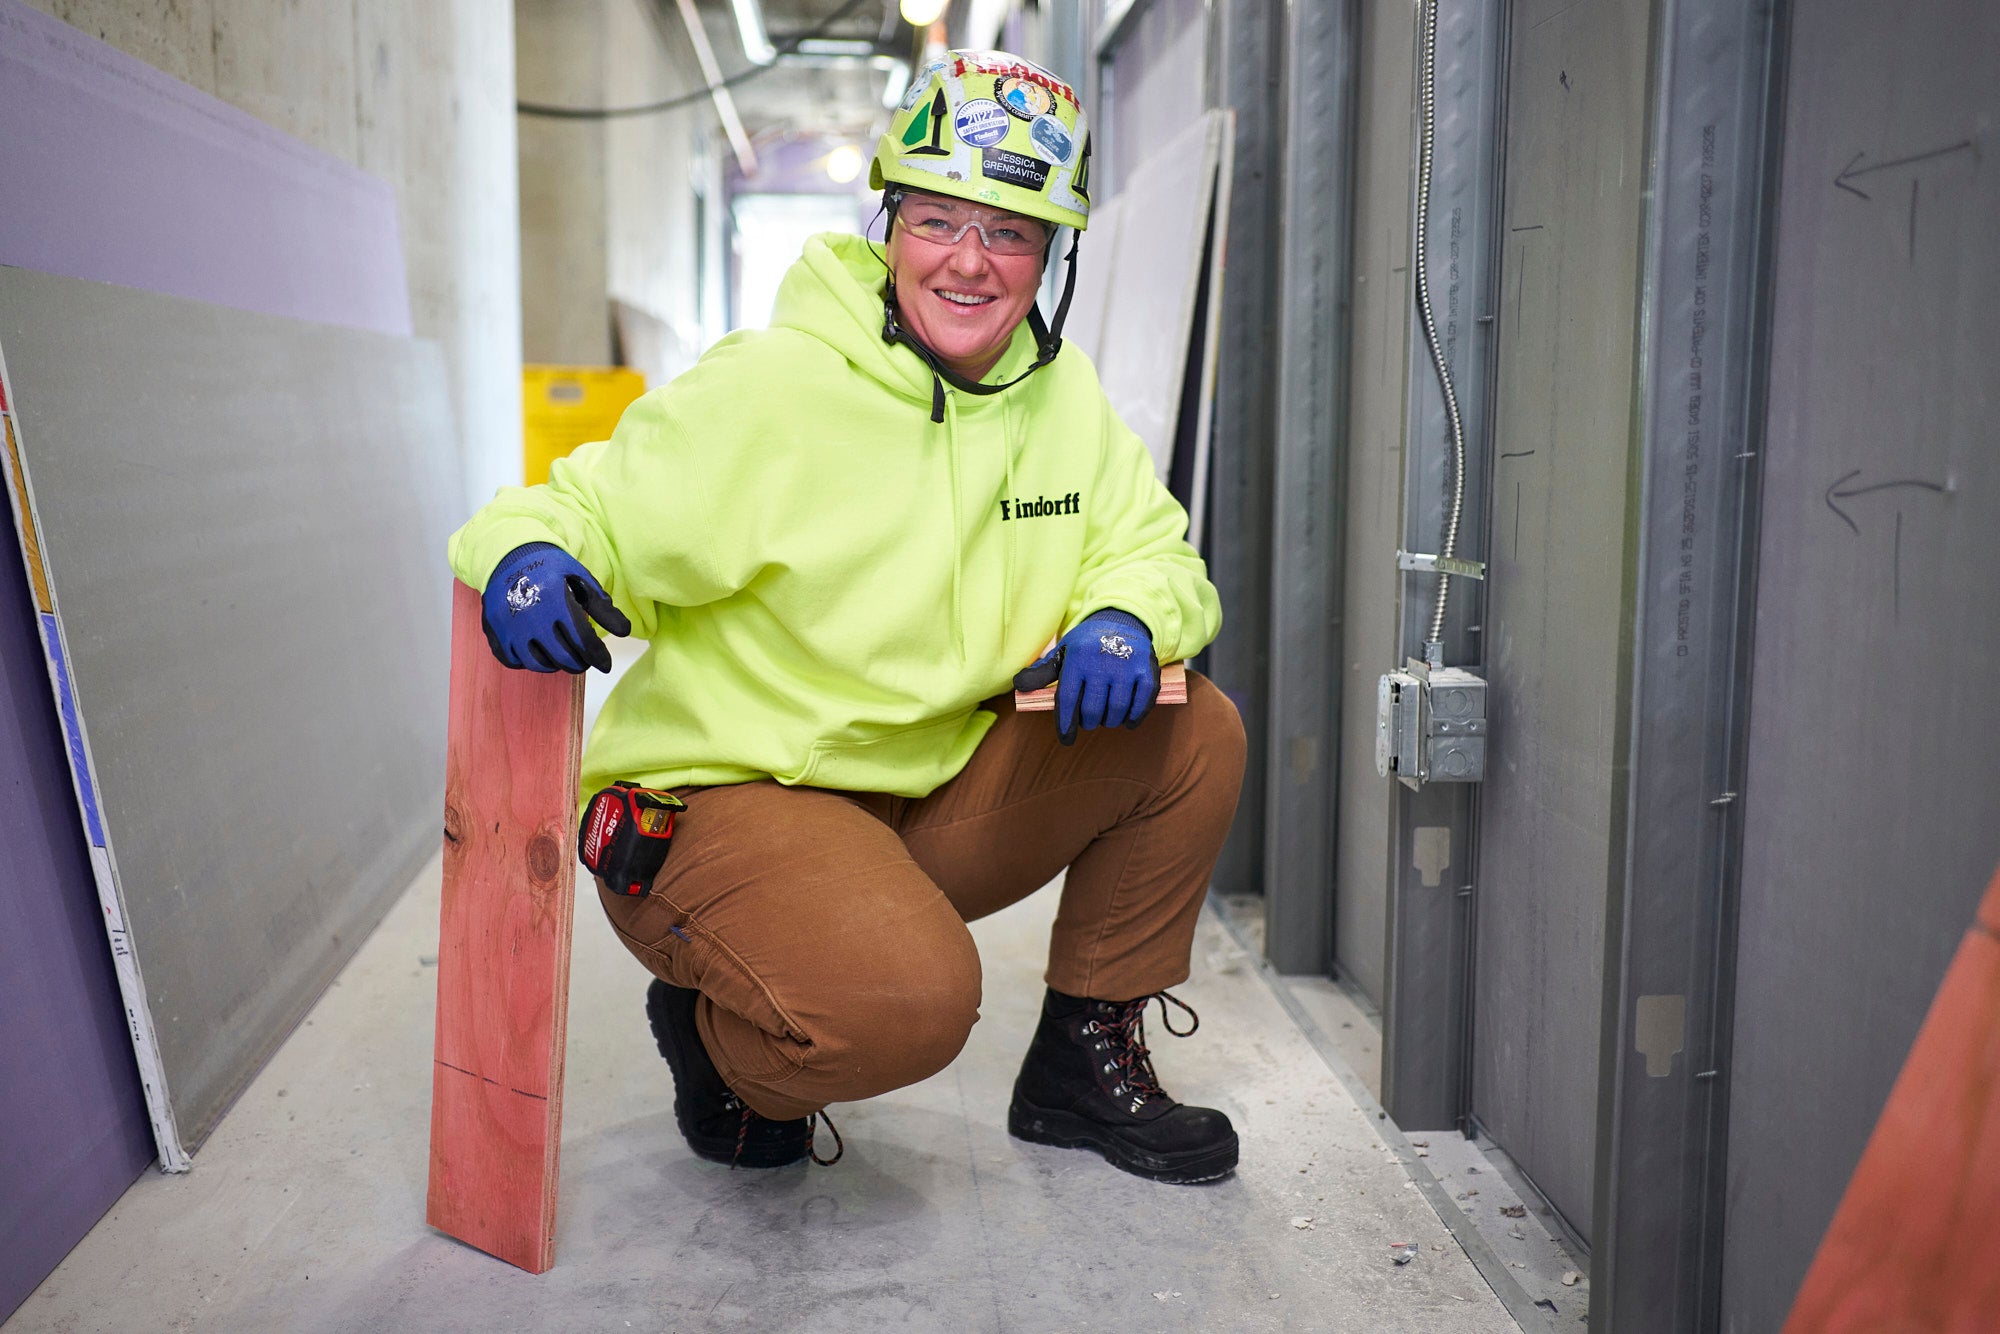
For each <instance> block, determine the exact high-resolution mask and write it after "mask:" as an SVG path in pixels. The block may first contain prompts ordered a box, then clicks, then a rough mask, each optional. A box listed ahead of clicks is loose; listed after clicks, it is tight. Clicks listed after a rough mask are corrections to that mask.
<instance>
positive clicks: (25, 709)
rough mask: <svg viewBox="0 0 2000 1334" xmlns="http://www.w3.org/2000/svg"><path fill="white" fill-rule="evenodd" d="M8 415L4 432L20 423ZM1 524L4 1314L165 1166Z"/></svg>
mask: <svg viewBox="0 0 2000 1334" xmlns="http://www.w3.org/2000/svg"><path fill="white" fill-rule="evenodd" d="M10 426H11V422H8V421H6V420H5V414H4V413H0V428H6V427H10ZM5 522H6V523H7V524H8V525H9V526H8V528H7V531H5V532H0V916H4V918H5V920H6V922H7V929H6V930H5V931H0V1125H4V1126H6V1127H7V1147H6V1151H5V1152H4V1153H0V1320H4V1319H6V1318H7V1316H8V1314H9V1313H10V1312H12V1311H13V1310H14V1309H15V1308H16V1307H17V1306H19V1305H20V1304H21V1302H23V1301H24V1300H26V1299H27V1296H28V1294H29V1293H31V1292H33V1291H34V1290H35V1286H36V1285H37V1284H38V1283H40V1282H41V1281H42V1279H43V1277H44V1276H45V1275H47V1273H48V1272H49V1271H50V1270H51V1269H53V1268H55V1266H56V1264H57V1263H58V1262H59V1261H61V1259H62V1258H63V1256H64V1255H66V1254H67V1253H68V1252H69V1248H70V1247H71V1246H74V1245H75V1244H76V1243H77V1241H78V1240H80V1239H81V1238H82V1237H83V1234H84V1233H86V1232H88V1231H89V1230H90V1228H91V1225H92V1224H93V1223H95V1222H96V1221H97V1219H98V1217H99V1216H100V1215H101V1214H103V1212H104V1211H105V1210H106V1209H107V1208H109V1207H110V1206H111V1205H112V1204H113V1203H115V1202H116V1201H117V1199H118V1197H119V1195H120V1194H122V1193H123V1192H124V1190H125V1188H126V1187H127V1186H129V1185H131V1184H132V1181H133V1180H134V1178H136V1177H137V1176H138V1175H139V1174H140V1173H141V1172H143V1171H144V1170H145V1168H146V1164H147V1163H149V1162H151V1161H152V1160H153V1133H152V1131H151V1129H150V1128H149V1127H148V1125H147V1119H146V1102H145V1098H144V1097H143V1096H142V1094H141V1091H140V1086H139V1077H138V1073H137V1071H136V1069H135V1068H134V1066H133V1062H132V1039H131V1036H130V1035H129V1034H128V1033H127V1032H126V1028H125V1012H124V1006H123V1005H122V1003H121V1002H120V1000H119V996H118V984H117V981H116V979H115V977H114V975H113V971H112V960H111V954H110V952H109V951H108V950H106V949H105V947H104V940H105V934H104V922H103V920H102V917H101V916H100V913H99V909H98V903H97V891H96V889H95V888H94V887H93V885H92V880H91V868H90V859H89V850H88V848H87V847H86V846H85V840H86V835H85V832H84V830H85V826H84V825H83V824H81V823H79V821H78V819H77V799H76V793H75V789H74V788H73V787H72V785H71V778H70V765H69V755H68V752H67V749H66V747H65V744H64V741H63V729H62V726H61V723H60V721H59V720H58V718H57V714H56V708H55V706H54V704H53V703H52V701H51V698H50V693H49V677H48V672H47V671H46V669H45V666H44V658H43V644H42V642H41V635H40V632H39V629H38V625H39V622H40V614H39V612H38V610H37V608H36V607H35V606H34V605H33V601H32V598H33V593H32V586H31V585H30V583H29V580H28V578H27V577H26V575H25V573H24V571H23V569H22V561H21V552H20V549H19V547H18V546H17V545H16V541H15V538H16V534H15V532H14V531H13V530H12V527H11V519H9V520H6V521H5Z"/></svg>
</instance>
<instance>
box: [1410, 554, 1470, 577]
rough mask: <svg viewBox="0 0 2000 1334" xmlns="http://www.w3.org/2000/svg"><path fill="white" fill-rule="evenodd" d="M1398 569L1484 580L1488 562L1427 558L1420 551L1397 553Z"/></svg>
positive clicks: (1460, 558)
mask: <svg viewBox="0 0 2000 1334" xmlns="http://www.w3.org/2000/svg"><path fill="white" fill-rule="evenodd" d="M1396 568H1397V569H1401V570H1414V571H1416V572H1417V573H1418V574H1455V575H1457V576H1458V577H1459V578H1461V579H1484V578H1485V577H1486V562H1485V561H1483V560H1465V559H1463V558H1462V557H1459V556H1427V555H1425V554H1424V553H1423V552H1420V551H1400V550H1399V551H1397V553H1396Z"/></svg>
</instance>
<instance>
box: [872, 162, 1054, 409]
mask: <svg viewBox="0 0 2000 1334" xmlns="http://www.w3.org/2000/svg"><path fill="white" fill-rule="evenodd" d="M915 198H917V193H916V192H915V191H912V192H911V199H915ZM947 202H948V203H950V204H951V205H952V206H953V207H954V209H955V210H958V211H962V212H963V214H964V216H965V217H966V218H968V219H977V221H978V222H979V223H980V225H981V226H983V227H985V228H986V230H987V234H988V235H990V236H997V231H996V229H1004V228H1007V227H1008V226H1009V224H1010V223H1012V224H1017V225H1024V226H1026V227H1029V228H1035V229H1042V230H1044V231H1045V229H1044V228H1043V224H1040V223H1037V222H1034V220H1032V219H1023V218H1022V217H1021V216H1020V215H1019V214H1014V213H1008V212H1006V211H1004V210H1001V209H993V208H979V207H976V206H973V205H969V204H965V203H963V202H962V201H959V200H949V201H947ZM906 204H907V201H906ZM1043 258H1044V252H1039V251H1038V252H1036V253H1032V254H1026V255H998V254H994V253H993V252H992V251H990V250H988V249H987V248H986V246H985V244H984V243H983V242H982V241H981V239H980V234H979V229H978V228H977V227H973V228H968V229H967V230H966V232H965V235H963V236H961V237H959V238H958V240H957V241H956V242H949V241H947V242H945V243H942V244H941V243H939V242H937V241H930V240H925V239H923V238H922V237H920V236H913V235H911V234H910V231H909V229H908V227H907V225H906V222H905V221H899V222H898V223H897V224H896V225H894V226H892V227H891V228H890V229H889V268H890V271H891V272H893V273H894V274H895V276H896V308H897V311H898V314H899V316H900V318H901V319H902V322H903V325H904V327H906V328H907V329H909V331H910V332H911V333H913V334H915V335H916V336H917V337H918V338H921V339H922V340H923V341H924V345H925V346H926V347H928V348H930V349H931V351H933V352H935V353H937V356H938V360H940V361H942V362H943V363H944V364H945V365H946V366H949V367H950V368H951V369H952V370H953V371H955V372H956V373H958V374H959V375H961V376H964V377H965V378H966V379H968V380H979V379H981V378H982V377H984V376H985V374H986V373H987V372H988V371H990V370H992V369H993V367H994V365H995V364H996V363H997V362H998V361H999V360H1000V356H1001V354H1002V353H1003V352H1005V351H1006V350H1007V344H1008V342H1009V341H1010V340H1011V339H1012V338H1013V336H1014V330H1015V328H1016V327H1017V326H1018V325H1019V324H1020V323H1021V321H1022V320H1024V319H1026V318H1027V316H1028V311H1029V309H1030V308H1031V307H1032V306H1033V305H1034V304H1035V289H1036V288H1037V287H1039V286H1040V285H1041V280H1042V260H1043Z"/></svg>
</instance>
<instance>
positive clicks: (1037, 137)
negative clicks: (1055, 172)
mask: <svg viewBox="0 0 2000 1334" xmlns="http://www.w3.org/2000/svg"><path fill="white" fill-rule="evenodd" d="M1028 138H1029V139H1030V140H1031V141H1032V142H1033V143H1034V145H1035V151H1036V152H1037V153H1040V154H1041V155H1042V156H1043V157H1045V158H1047V159H1048V160H1049V161H1051V162H1054V163H1056V164H1058V165H1061V164H1063V163H1066V162H1068V161H1069V158H1070V154H1072V153H1074V152H1075V151H1076V144H1075V142H1074V141H1073V140H1071V138H1070V137H1069V131H1068V130H1065V129H1064V128H1063V123H1062V122H1061V121H1059V120H1057V119H1056V118H1055V117H1054V116H1037V117H1035V119H1034V123H1033V124H1031V125H1029V126H1028Z"/></svg>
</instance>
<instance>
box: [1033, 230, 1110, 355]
mask: <svg viewBox="0 0 2000 1334" xmlns="http://www.w3.org/2000/svg"><path fill="white" fill-rule="evenodd" d="M1123 213H1124V208H1123V206H1122V204H1121V202H1120V201H1119V200H1116V199H1112V200H1108V201H1106V202H1105V203H1102V204H1099V205H1097V206H1096V207H1095V208H1093V209H1091V210H1090V229H1089V230H1088V231H1086V232H1084V234H1083V235H1082V236H1081V237H1079V238H1078V245H1077V252H1076V290H1075V291H1073V292H1072V293H1071V294H1070V299H1069V317H1068V318H1067V319H1066V320H1064V321H1063V342H1065V343H1069V344H1073V345H1074V346H1076V347H1079V348H1082V349H1083V354H1084V355H1085V356H1087V357H1089V358H1090V359H1091V361H1092V362H1093V363H1095V362H1096V361H1097V360H1098V359H1099V357H1100V355H1101V354H1102V352H1103V346H1102V344H1103V339H1104V314H1105V311H1106V310H1107V309H1109V307H1110V305H1111V265H1112V259H1113V257H1114V256H1116V255H1117V253H1118V231H1119V220H1120V217H1121V215H1122V214H1123ZM1051 267H1052V268H1054V267H1056V266H1053V265H1052V266H1051ZM1062 283H1063V275H1062V274H1061V273H1060V272H1058V273H1057V274H1056V277H1055V297H1054V300H1055V301H1060V300H1062ZM1044 309H1046V310H1050V311H1053V310H1054V309H1055V306H1054V305H1053V304H1051V305H1048V306H1046V307H1044Z"/></svg>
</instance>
